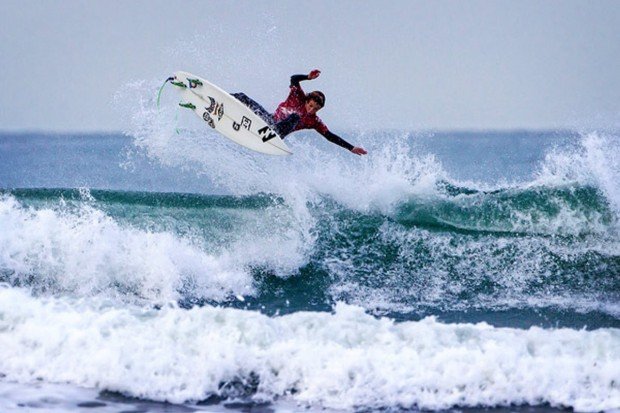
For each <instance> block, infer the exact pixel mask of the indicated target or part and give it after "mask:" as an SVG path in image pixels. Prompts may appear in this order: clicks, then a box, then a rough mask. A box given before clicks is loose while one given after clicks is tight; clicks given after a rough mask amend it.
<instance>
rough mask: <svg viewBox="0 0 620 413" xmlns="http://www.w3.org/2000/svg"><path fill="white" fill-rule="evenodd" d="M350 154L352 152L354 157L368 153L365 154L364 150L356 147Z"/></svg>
mask: <svg viewBox="0 0 620 413" xmlns="http://www.w3.org/2000/svg"><path fill="white" fill-rule="evenodd" d="M351 152H353V153H354V154H356V155H366V154H367V153H368V152H366V149H364V148H360V147H359V146H356V147H355V148H353V149H351Z"/></svg>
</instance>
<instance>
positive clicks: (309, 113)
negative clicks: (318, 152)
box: [232, 69, 368, 155]
mask: <svg viewBox="0 0 620 413" xmlns="http://www.w3.org/2000/svg"><path fill="white" fill-rule="evenodd" d="M320 74H321V71H320V70H317V69H315V70H313V71H311V72H310V73H308V74H307V75H293V76H291V85H290V89H291V90H290V92H289V95H288V97H287V98H286V100H285V101H284V102H282V103H280V104H279V105H278V107H277V108H276V111H275V112H274V113H273V115H272V114H270V113H269V112H268V111H267V110H266V109H265V108H264V107H262V106H261V105H260V104H259V103H257V102H256V101H254V100H253V99H251V98H250V97H248V96H247V95H246V94H245V93H233V94H232V95H233V96H234V97H235V98H237V100H239V101H240V102H242V103H243V104H245V105H246V106H248V107H249V108H250V109H252V111H253V112H254V113H256V114H257V115H258V116H260V117H261V118H263V119H264V120H265V121H266V122H267V123H269V124H270V125H271V126H272V127H273V128H274V129H275V130H276V132H278V134H279V135H280V137H282V138H284V137H285V136H286V135H288V134H290V133H292V132H295V131H298V130H301V129H314V130H316V131H317V132H318V133H320V134H321V135H322V136H324V137H325V139H327V140H328V141H330V142H332V143H335V144H336V145H338V146H341V147H343V148H345V149H347V150H348V151H351V152H353V153H354V154H356V155H366V154H367V153H368V152H366V150H365V149H364V148H361V147H359V146H353V145H351V144H350V143H349V142H347V141H345V140H344V139H342V138H341V137H340V136H338V135H336V134H335V133H332V132H331V131H330V130H329V129H328V128H327V126H326V125H325V124H324V123H323V121H322V120H321V119H320V118H319V117H318V116H317V115H316V113H317V112H318V111H319V110H321V109H322V108H323V106H325V95H324V94H323V92H319V91H318V90H316V91H314V92H310V93H308V94H306V93H305V92H304V91H303V89H302V88H301V85H300V84H299V82H301V81H304V80H312V79H316V78H317V77H319V75H320Z"/></svg>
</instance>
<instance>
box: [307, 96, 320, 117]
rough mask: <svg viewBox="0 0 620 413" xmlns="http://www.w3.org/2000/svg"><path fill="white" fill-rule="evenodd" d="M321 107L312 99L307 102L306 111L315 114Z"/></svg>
mask: <svg viewBox="0 0 620 413" xmlns="http://www.w3.org/2000/svg"><path fill="white" fill-rule="evenodd" d="M321 107H322V106H321V105H319V104H318V103H317V102H316V101H314V100H312V99H310V100H308V101H307V102H306V112H308V114H309V115H314V114H315V113H317V112H318V111H319V109H321Z"/></svg>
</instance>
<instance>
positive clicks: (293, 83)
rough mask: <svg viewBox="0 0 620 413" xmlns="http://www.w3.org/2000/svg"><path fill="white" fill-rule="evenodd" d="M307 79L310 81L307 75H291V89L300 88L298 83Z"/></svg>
mask: <svg viewBox="0 0 620 413" xmlns="http://www.w3.org/2000/svg"><path fill="white" fill-rule="evenodd" d="M308 79H310V78H309V77H308V75H293V76H291V87H301V85H300V84H299V82H301V81H302V80H308Z"/></svg>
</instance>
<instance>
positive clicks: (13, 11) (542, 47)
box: [0, 0, 620, 131]
mask: <svg viewBox="0 0 620 413" xmlns="http://www.w3.org/2000/svg"><path fill="white" fill-rule="evenodd" d="M315 67H316V68H319V69H321V70H322V72H323V73H322V75H321V77H320V78H319V79H317V80H315V81H312V82H305V83H304V84H303V86H304V88H305V89H306V90H307V91H310V90H313V89H320V90H322V91H323V92H325V94H326V96H327V102H326V107H325V108H324V109H323V110H322V111H321V112H320V116H321V117H322V118H323V120H324V121H325V122H326V123H327V124H328V125H329V126H330V128H331V129H332V130H334V131H338V130H343V129H350V128H354V129H355V128H357V129H368V128H371V129H380V128H408V129H411V128H413V129H471V128H473V129H487V128H491V129H497V128H562V127H575V126H579V125H583V124H588V125H592V124H593V123H596V122H600V123H602V124H605V125H610V124H613V125H617V124H619V122H618V121H619V119H620V1H568V0H567V1H540V0H538V1H512V0H510V1H490V0H489V1H463V0H458V1H386V2H377V1H323V0H313V1H301V0H300V1H223V0H222V1H171V0H167V1H129V0H127V1H115V0H105V1H103V0H91V1H85V0H84V1H77V0H62V1H60V0H59V1H52V0H49V1H35V0H1V1H0V68H2V75H3V80H4V82H3V87H2V92H0V130H19V129H26V130H35V129H37V130H53V131H95V130H104V131H113V130H120V129H122V128H123V125H122V122H123V116H122V114H121V113H119V112H120V111H121V110H120V109H119V107H121V108H122V107H123V105H122V102H121V103H120V104H119V102H117V101H116V102H115V100H114V95H115V93H117V92H119V91H122V90H123V88H124V86H125V85H127V84H128V83H129V82H132V81H137V80H145V81H148V82H150V83H153V84H154V83H155V81H159V82H161V81H163V80H164V79H165V78H166V77H167V76H168V75H170V74H171V73H172V72H174V71H175V70H187V71H190V72H193V73H195V74H197V75H199V76H202V77H204V78H206V79H209V80H211V81H213V82H214V83H216V84H218V85H219V86H221V87H223V88H224V89H227V90H229V91H241V90H242V91H245V92H246V93H247V94H248V95H250V96H253V97H254V98H255V99H256V100H258V101H259V102H261V103H263V104H264V105H265V106H266V107H267V108H268V109H270V110H273V109H274V108H275V106H276V105H277V103H278V102H279V101H281V100H283V98H284V97H285V96H286V94H287V92H288V78H289V76H290V75H291V74H294V73H307V72H308V71H309V70H311V69H313V68H315ZM154 93H155V92H154ZM168 93H171V92H170V91H169V92H168ZM115 106H116V107H115ZM124 110H131V109H130V108H124Z"/></svg>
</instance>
